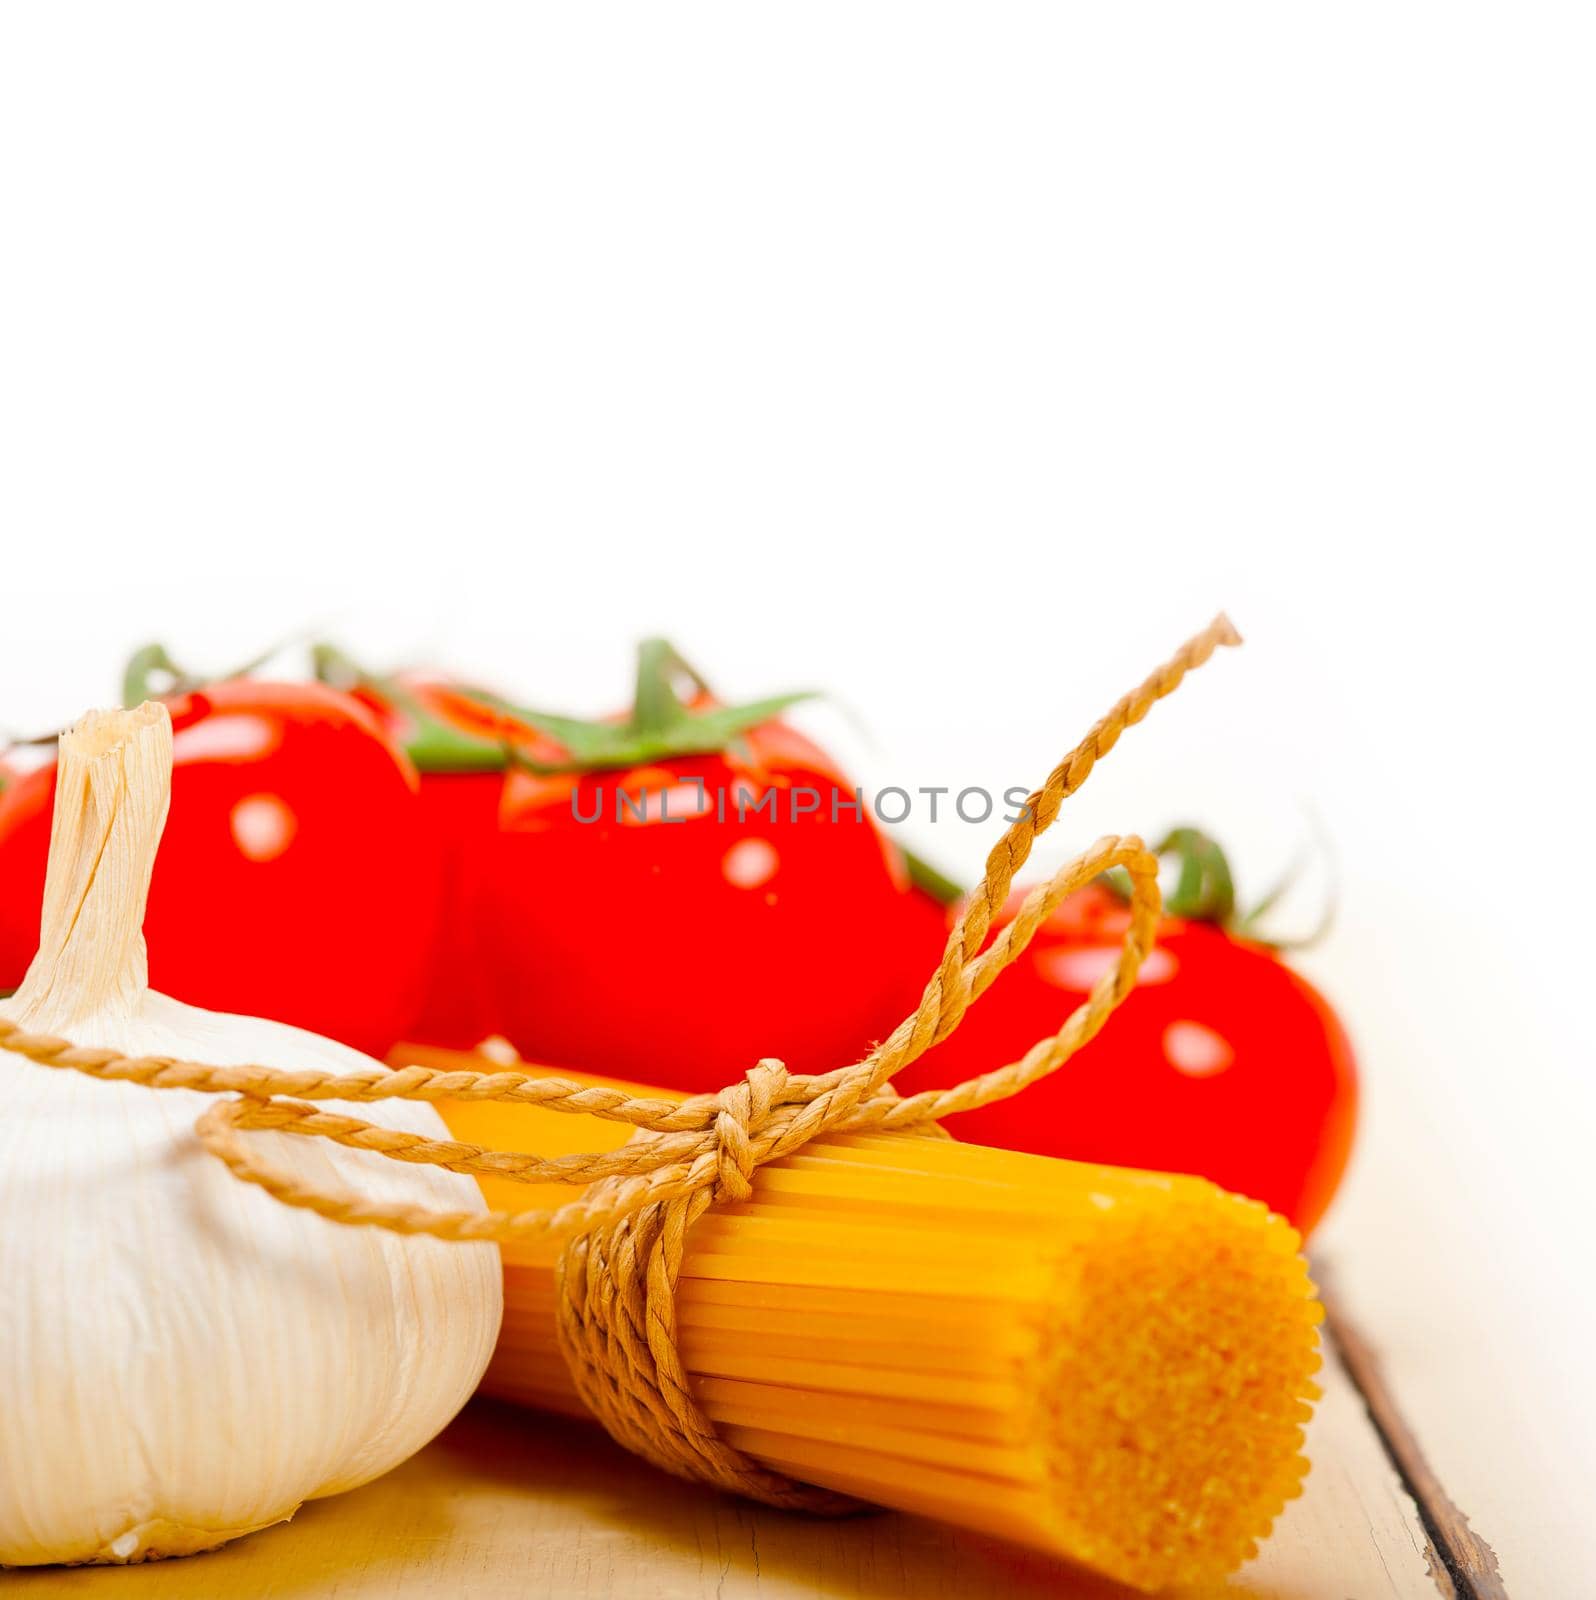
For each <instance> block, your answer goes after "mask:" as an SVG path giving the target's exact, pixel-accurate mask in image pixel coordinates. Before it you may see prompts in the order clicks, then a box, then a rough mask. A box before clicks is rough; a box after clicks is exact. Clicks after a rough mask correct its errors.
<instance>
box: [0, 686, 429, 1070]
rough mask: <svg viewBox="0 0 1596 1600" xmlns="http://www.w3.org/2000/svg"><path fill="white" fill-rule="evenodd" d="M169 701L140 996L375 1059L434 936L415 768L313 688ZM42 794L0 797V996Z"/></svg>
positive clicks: (25, 899) (339, 702) (9, 971)
mask: <svg viewBox="0 0 1596 1600" xmlns="http://www.w3.org/2000/svg"><path fill="white" fill-rule="evenodd" d="M167 704H168V706H169V707H170V710H171V713H172V726H173V731H174V741H173V760H174V769H173V774H172V803H171V811H170V814H169V816H168V819H167V824H166V833H165V837H164V839H163V842H162V845H161V851H160V855H159V857H158V858H157V860H156V865H155V874H154V878H153V881H152V883H151V886H150V900H149V912H148V915H147V917H146V919H145V924H144V926H145V934H146V937H147V940H148V943H149V950H150V979H151V982H152V984H153V985H154V986H155V987H156V988H157V989H160V990H162V991H164V992H166V993H168V994H171V995H173V996H174V997H176V998H177V999H180V1000H186V1001H189V1002H190V1003H192V1004H194V1005H199V1006H204V1007H206V1008H208V1009H211V1010H216V1011H233V1012H241V1013H244V1014H246V1015H250V1016H262V1017H270V1018H273V1019H275V1020H278V1021H282V1022H290V1023H295V1024H297V1025H299V1026H301V1027H305V1028H309V1029H311V1030H313V1031H314V1032H316V1033H321V1034H325V1035H327V1036H328V1037H330V1038H334V1039H339V1040H342V1041H343V1042H345V1043H347V1044H351V1045H354V1046H356V1047H357V1048H359V1049H362V1050H365V1051H367V1052H369V1053H370V1054H372V1055H378V1056H380V1055H382V1054H383V1053H384V1052H385V1051H387V1050H388V1049H389V1048H391V1047H392V1045H393V1044H394V1043H395V1042H396V1041H397V1040H399V1039H400V1038H402V1037H404V1036H405V1035H406V1034H407V1033H408V1032H409V1030H410V1026H411V1024H412V1022H413V1021H414V1018H415V1014H416V1011H417V1008H418V1005H419V1002H420V997H421V992H422V988H421V986H422V980H423V978H424V976H425V972H426V966H427V962H428V959H429V957H430V956H431V953H432V945H433V938H434V933H435V929H436V925H437V915H438V893H439V867H438V862H437V859H436V857H435V855H434V854H433V852H432V848H431V845H430V843H429V841H428V838H427V835H426V833H425V830H424V829H423V827H422V820H421V815H420V801H419V799H418V795H417V778H416V773H415V770H414V768H413V767H412V766H411V764H410V762H409V761H408V760H407V759H406V757H405V755H404V754H403V752H402V751H401V750H399V749H398V747H397V746H396V745H395V744H394V743H393V741H392V740H391V739H390V738H389V737H388V736H387V735H386V734H385V733H384V732H383V730H382V729H381V727H380V726H379V725H378V723H377V720H376V718H375V717H374V716H373V715H372V714H371V712H370V710H369V709H368V708H367V707H365V706H362V705H360V704H359V703H358V702H357V701H355V700H353V699H351V698H350V697H349V696H348V695H344V694H340V693H338V692H336V691H335V690H332V689H329V688H326V687H325V686H323V685H321V684H314V683H309V684H306V683H294V684H287V683H268V682H258V681H255V680H253V679H243V678H239V679H229V680H226V681H224V682H219V683H215V684H211V685H209V686H207V687H205V688H203V689H197V690H194V691H193V692H190V693H185V694H180V695H175V696H173V697H170V698H169V699H168V701H167ZM54 789H55V769H54V767H53V766H49V767H44V768H40V769H39V770H38V771H35V772H33V773H30V774H29V775H28V776H27V777H25V778H22V779H20V780H19V781H17V782H15V783H14V784H12V785H11V786H10V787H9V788H8V789H7V790H6V791H5V793H4V794H3V795H0V988H11V987H13V986H15V985H16V984H17V983H18V982H20V980H21V977H22V974H23V972H24V971H25V970H26V968H27V964H28V962H29V961H30V960H31V959H32V957H33V953H34V950H35V948H36V946H37V944H38V932H39V910H40V905H41V901H42V897H43V886H44V869H45V857H46V854H47V851H48V845H49V835H50V811H51V806H52V803H53V799H54Z"/></svg>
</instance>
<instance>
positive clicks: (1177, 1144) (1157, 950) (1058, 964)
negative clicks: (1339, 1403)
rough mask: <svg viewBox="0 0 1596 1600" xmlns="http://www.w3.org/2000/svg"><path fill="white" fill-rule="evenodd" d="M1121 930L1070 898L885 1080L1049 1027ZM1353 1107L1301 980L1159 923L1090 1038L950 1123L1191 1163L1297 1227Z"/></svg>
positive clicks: (988, 1061)
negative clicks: (1131, 980) (1116, 1003)
mask: <svg viewBox="0 0 1596 1600" xmlns="http://www.w3.org/2000/svg"><path fill="white" fill-rule="evenodd" d="M1019 903H1020V896H1018V895H1017V896H1016V897H1015V898H1014V899H1013V900H1011V902H1010V904H1009V905H1008V906H1007V907H1006V908H1005V909H1004V912H1003V913H1002V915H1001V916H1000V917H999V918H998V920H997V923H996V928H1001V927H1002V926H1003V925H1004V924H1005V923H1007V922H1008V921H1009V920H1011V919H1012V917H1013V915H1014V912H1015V911H1016V910H1017V908H1018V905H1019ZM1127 922H1128V913H1127V911H1126V910H1125V907H1124V906H1123V904H1122V903H1121V902H1120V901H1119V900H1117V899H1116V898H1115V897H1114V896H1113V895H1112V894H1111V893H1110V892H1108V891H1107V890H1106V889H1104V888H1102V887H1099V886H1095V885H1094V886H1093V887H1090V888H1087V889H1084V890H1082V891H1080V892H1079V893H1078V894H1076V895H1073V896H1071V898H1070V899H1069V900H1067V901H1065V903H1064V904H1063V905H1061V906H1060V907H1059V908H1058V910H1057V911H1056V912H1055V913H1054V914H1053V916H1052V917H1051V918H1050V919H1049V920H1048V921H1047V922H1046V923H1045V924H1044V925H1043V926H1042V927H1041V928H1040V929H1039V930H1038V931H1037V934H1036V937H1035V938H1034V939H1033V940H1032V942H1031V944H1030V946H1029V948H1028V949H1027V950H1026V951H1025V953H1024V955H1022V956H1021V958H1020V959H1019V960H1018V961H1017V962H1016V963H1015V964H1014V966H1013V967H1011V968H1010V969H1009V970H1008V971H1007V972H1005V973H1004V974H1003V975H1002V976H1001V977H1000V978H999V979H998V980H997V982H996V983H995V984H993V986H992V987H991V988H990V989H989V990H988V991H987V992H986V994H985V995H983V996H982V998H981V999H980V1000H979V1001H978V1002H977V1003H976V1004H975V1005H973V1006H971V1007H970V1009H969V1011H968V1012H967V1013H966V1014H965V1017H964V1020H963V1021H962V1022H961V1023H960V1025H959V1028H958V1030H957V1031H956V1032H955V1033H954V1034H953V1035H952V1036H951V1037H950V1038H948V1039H946V1040H945V1041H944V1042H943V1043H941V1044H940V1045H937V1046H935V1047H934V1048H933V1049H931V1050H930V1051H928V1052H927V1053H926V1054H925V1055H924V1056H923V1057H921V1059H920V1060H919V1061H917V1062H915V1063H914V1064H913V1065H912V1066H911V1067H909V1068H908V1069H907V1070H906V1071H905V1072H903V1073H900V1074H899V1076H898V1078H897V1080H896V1082H897V1085H898V1087H899V1088H900V1089H901V1090H902V1091H903V1092H904V1093H906V1094H909V1093H914V1092H916V1091H918V1090H922V1089H928V1088H934V1087H936V1086H938V1085H944V1084H948V1083H956V1082H958V1081H960V1080H961V1079H963V1078H965V1077H968V1076H970V1075H971V1074H973V1073H976V1072H984V1071H990V1070H992V1069H993V1068H995V1067H998V1066H1001V1065H1003V1064H1004V1063H1006V1062H1009V1061H1015V1060H1018V1059H1019V1058H1020V1057H1021V1056H1022V1055H1024V1053H1025V1052H1026V1051H1027V1050H1029V1049H1030V1047H1031V1046H1032V1045H1034V1044H1035V1043H1036V1042H1037V1040H1039V1039H1044V1038H1046V1037H1048V1036H1049V1035H1050V1034H1053V1033H1056V1032H1057V1031H1058V1029H1059V1027H1060V1026H1061V1025H1062V1023H1063V1022H1064V1020H1065V1018H1066V1017H1068V1016H1069V1014H1070V1012H1071V1011H1073V1010H1074V1009H1075V1007H1076V1006H1077V1005H1079V1004H1080V1003H1081V1002H1082V1001H1083V1000H1084V999H1085V998H1086V996H1087V993H1088V992H1089V990H1090V989H1091V986H1092V985H1093V983H1095V982H1096V981H1097V979H1098V978H1100V977H1101V976H1102V975H1103V974H1104V973H1105V972H1107V971H1108V970H1109V969H1110V968H1111V967H1112V965H1113V963H1114V961H1115V960H1116V959H1117V956H1118V953H1119V945H1120V939H1121V937H1122V935H1123V932H1124V929H1125V927H1126V924H1127ZM996 928H995V929H994V932H995V931H996ZM1357 1102H1358V1079H1357V1068H1356V1063H1355V1060H1354V1057H1353V1051H1352V1045H1351V1042H1350V1040H1349V1039H1348V1037H1347V1034H1346V1030H1345V1029H1344V1028H1343V1026H1342V1024H1341V1022H1340V1019H1339V1018H1338V1017H1337V1015H1336V1013H1335V1011H1334V1010H1333V1008H1332V1007H1331V1006H1330V1004H1329V1003H1328V1001H1326V1000H1325V998H1324V997H1323V996H1322V995H1321V994H1320V993H1319V992H1318V991H1317V990H1316V989H1315V988H1314V987H1313V985H1312V984H1310V983H1309V982H1308V980H1307V979H1306V978H1304V977H1303V976H1302V975H1301V974H1300V973H1298V972H1296V971H1294V970H1293V969H1292V968H1291V967H1290V966H1288V965H1287V964H1286V963H1285V962H1284V961H1283V960H1282V959H1281V958H1280V957H1279V956H1278V955H1277V954H1276V953H1275V952H1274V951H1273V950H1271V949H1269V948H1268V947H1267V946H1265V945H1262V944H1259V943H1255V942H1251V941H1247V940H1243V939H1239V938H1237V937H1235V936H1233V935H1232V934H1230V933H1228V932H1226V931H1225V930H1224V929H1223V928H1221V927H1219V926H1217V925H1215V924H1212V923H1207V922H1203V921H1198V920H1192V919H1187V918H1177V917H1168V918H1165V919H1164V921H1163V922H1162V924H1161V925H1160V928H1159V933H1158V942H1157V944H1156V945H1155V947H1154V949H1153V951H1152V952H1151V954H1150V955H1149V956H1148V958H1147V960H1146V962H1144V964H1143V967H1142V971H1141V973H1140V975H1139V977H1138V982H1137V985H1136V987H1135V989H1134V990H1133V991H1132V992H1131V994H1130V995H1129V996H1128V997H1127V998H1126V999H1125V1001H1124V1002H1123V1003H1122V1004H1121V1005H1120V1007H1119V1008H1118V1010H1116V1011H1115V1013H1114V1015H1113V1017H1112V1018H1111V1019H1110V1021H1109V1023H1108V1025H1107V1026H1106V1027H1105V1028H1104V1029H1103V1031H1102V1032H1101V1033H1100V1034H1099V1035H1098V1036H1097V1037H1096V1038H1095V1039H1093V1040H1092V1041H1091V1043H1090V1044H1088V1045H1086V1046H1085V1047H1084V1048H1083V1049H1082V1050H1081V1051H1080V1052H1079V1053H1078V1054H1077V1055H1076V1056H1074V1057H1073V1058H1072V1059H1071V1060H1069V1061H1068V1062H1066V1063H1065V1064H1064V1066H1063V1067H1061V1068H1060V1069H1059V1070H1058V1071H1057V1072H1056V1073H1054V1074H1053V1075H1052V1076H1051V1077H1050V1078H1046V1079H1044V1080H1042V1081H1041V1082H1039V1083H1037V1084H1034V1085H1033V1086H1032V1087H1031V1088H1029V1089H1028V1090H1026V1092H1025V1093H1024V1094H1023V1095H1021V1096H1018V1097H1016V1098H1015V1099H1012V1100H1005V1101H999V1102H998V1103H996V1104H994V1105H989V1106H984V1107H981V1108H980V1109H978V1110H975V1111H970V1112H965V1113H962V1114H960V1115H957V1116H953V1117H950V1118H948V1119H947V1128H948V1131H949V1132H950V1133H952V1134H953V1135H954V1136H955V1137H957V1138H961V1139H975V1140H978V1141H980V1142H982V1143H986V1144H994V1145H1001V1146H1006V1147H1008V1148H1010V1149H1015V1150H1028V1151H1033V1152H1036V1153H1040V1154H1044V1155H1053V1156H1070V1157H1074V1158H1075V1159H1077V1160H1082V1161H1097V1162H1103V1163H1106V1164H1109V1165H1115V1166H1130V1167H1144V1168H1149V1169H1152V1170H1157V1171H1168V1172H1193V1173H1197V1174H1199V1175H1201V1176H1202V1177H1205V1178H1210V1179H1212V1180H1213V1181H1214V1182H1216V1183H1218V1184H1220V1185H1221V1186H1222V1187H1223V1188H1226V1189H1230V1190H1233V1191H1235V1192H1237V1193H1239V1194H1244V1195H1247V1196H1249V1197H1250V1198H1253V1199H1257V1200H1262V1201H1264V1202H1266V1203H1267V1204H1268V1205H1269V1206H1270V1208H1271V1209H1273V1210H1275V1211H1279V1212H1281V1213H1282V1214H1283V1215H1285V1216H1286V1217H1287V1218H1289V1219H1290V1221H1291V1222H1292V1223H1293V1224H1294V1225H1295V1226H1296V1227H1297V1228H1298V1229H1299V1231H1301V1232H1303V1233H1304V1234H1306V1233H1307V1232H1308V1231H1310V1230H1311V1229H1312V1228H1313V1227H1314V1226H1315V1225H1316V1224H1317V1223H1318V1222H1319V1220H1320V1218H1321V1217H1322V1216H1323V1215H1324V1213H1325V1210H1326V1208H1327V1207H1328V1206H1329V1204H1330V1201H1331V1199H1332V1198H1333V1196H1334V1194H1335V1191H1336V1188H1337V1186H1338V1185H1339V1183H1340V1181H1341V1178H1342V1175H1343V1173H1344V1171H1345V1169H1346V1165H1347V1161H1348V1158H1349V1156H1350V1153H1351V1148H1352V1140H1353V1134H1354V1129H1355V1125H1356V1121H1357Z"/></svg>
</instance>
